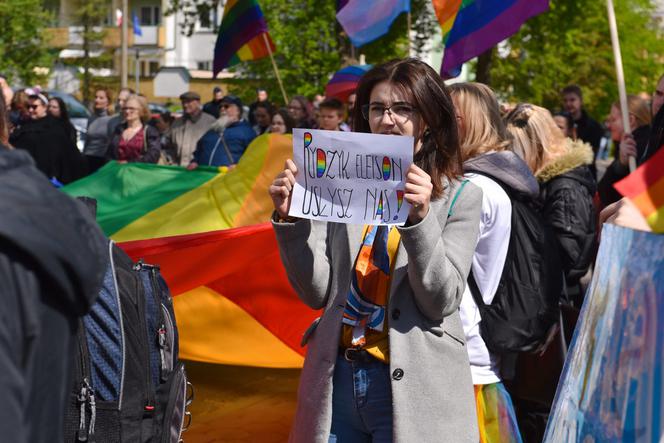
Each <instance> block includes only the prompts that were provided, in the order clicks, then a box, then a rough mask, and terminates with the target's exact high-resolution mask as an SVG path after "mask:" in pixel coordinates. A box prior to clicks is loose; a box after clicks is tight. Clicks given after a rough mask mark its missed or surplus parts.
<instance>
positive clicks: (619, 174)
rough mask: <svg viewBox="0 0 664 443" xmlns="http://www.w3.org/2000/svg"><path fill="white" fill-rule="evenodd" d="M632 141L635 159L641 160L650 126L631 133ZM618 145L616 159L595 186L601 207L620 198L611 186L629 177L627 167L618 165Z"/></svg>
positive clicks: (640, 127) (648, 136) (646, 144)
mask: <svg viewBox="0 0 664 443" xmlns="http://www.w3.org/2000/svg"><path fill="white" fill-rule="evenodd" d="M632 136H633V137H634V141H636V152H637V154H636V158H637V160H638V159H641V158H642V157H644V153H645V151H646V147H647V146H648V139H649V138H650V126H639V127H638V128H636V129H635V130H634V131H632ZM619 155H620V145H618V147H617V149H616V155H615V156H616V158H615V160H613V162H612V163H611V164H610V165H609V167H608V168H606V172H605V173H604V176H603V177H602V179H601V180H600V181H599V184H598V185H597V191H598V193H599V199H600V202H601V203H602V207H604V206H608V205H610V204H611V203H614V202H617V201H618V200H620V199H621V198H622V195H620V193H619V192H618V191H616V190H615V188H614V187H613V185H614V184H615V183H616V182H619V181H620V180H622V179H623V178H625V177H627V176H628V175H629V167H628V166H624V165H623V164H622V163H620V159H619Z"/></svg>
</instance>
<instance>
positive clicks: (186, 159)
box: [167, 111, 216, 166]
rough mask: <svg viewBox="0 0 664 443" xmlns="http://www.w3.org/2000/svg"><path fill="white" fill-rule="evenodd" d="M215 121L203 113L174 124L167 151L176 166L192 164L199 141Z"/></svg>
mask: <svg viewBox="0 0 664 443" xmlns="http://www.w3.org/2000/svg"><path fill="white" fill-rule="evenodd" d="M215 121H216V119H215V118H214V117H213V116H211V115H210V114H208V113H205V112H202V111H201V113H200V114H199V115H198V117H196V118H195V119H192V118H190V117H187V116H183V117H182V118H179V119H177V120H175V121H174V122H173V125H172V126H171V130H170V132H169V134H168V138H169V143H168V147H167V151H168V153H169V155H170V156H171V158H172V159H173V163H174V164H176V165H180V166H188V165H189V163H191V159H192V158H193V156H194V151H195V150H196V144H197V143H198V140H199V139H200V138H201V137H202V136H203V135H204V134H205V133H206V132H207V131H208V130H209V129H210V127H211V126H212V124H213V123H214V122H215Z"/></svg>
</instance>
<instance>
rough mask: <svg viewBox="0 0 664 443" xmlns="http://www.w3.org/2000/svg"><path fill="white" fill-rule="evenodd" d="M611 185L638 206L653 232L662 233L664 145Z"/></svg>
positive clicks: (663, 222) (663, 216)
mask: <svg viewBox="0 0 664 443" xmlns="http://www.w3.org/2000/svg"><path fill="white" fill-rule="evenodd" d="M613 186H614V187H615V188H616V189H617V190H618V192H620V193H621V194H622V195H624V196H625V197H627V198H629V199H630V200H631V201H632V203H634V205H635V206H636V207H637V208H639V211H641V214H643V216H644V217H645V218H646V220H647V221H648V224H649V225H650V227H651V228H652V230H653V232H657V233H660V234H661V233H664V146H662V147H660V148H659V150H658V151H657V153H656V154H655V155H653V156H652V158H650V160H648V161H647V162H645V163H644V164H642V165H641V166H639V167H638V168H637V169H636V171H634V172H633V173H631V174H630V175H628V176H627V177H625V178H624V179H622V180H620V181H619V182H618V183H616V184H615V185H613Z"/></svg>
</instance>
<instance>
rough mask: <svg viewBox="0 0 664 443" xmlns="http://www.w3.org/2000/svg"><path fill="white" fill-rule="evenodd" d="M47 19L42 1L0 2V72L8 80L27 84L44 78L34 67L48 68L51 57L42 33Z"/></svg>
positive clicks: (52, 57) (12, 0) (51, 60)
mask: <svg viewBox="0 0 664 443" xmlns="http://www.w3.org/2000/svg"><path fill="white" fill-rule="evenodd" d="M50 21H51V16H50V14H49V13H48V12H45V11H44V10H43V8H42V2H41V0H11V1H0V71H2V73H4V74H5V75H6V76H7V77H8V78H9V80H10V82H18V81H20V82H22V83H23V84H26V85H29V84H34V83H36V82H38V81H40V80H43V79H44V74H43V73H39V72H37V71H36V70H35V68H36V67H46V68H48V67H50V66H51V64H52V62H53V59H54V55H53V54H51V53H50V52H49V50H48V48H47V45H46V44H45V41H44V40H45V38H44V34H43V33H42V30H43V29H44V25H45V24H46V23H49V22H50Z"/></svg>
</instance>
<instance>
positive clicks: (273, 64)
mask: <svg viewBox="0 0 664 443" xmlns="http://www.w3.org/2000/svg"><path fill="white" fill-rule="evenodd" d="M263 41H264V42H265V47H266V48H267V52H268V54H270V60H271V61H272V68H273V69H274V74H275V75H276V76H277V81H278V82H279V88H281V95H283V97H284V104H285V105H286V106H288V96H287V95H286V90H285V89H284V85H283V83H281V76H280V75H279V69H277V64H276V63H275V61H274V56H273V55H272V48H271V47H270V42H269V41H268V39H267V33H266V32H264V33H263Z"/></svg>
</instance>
